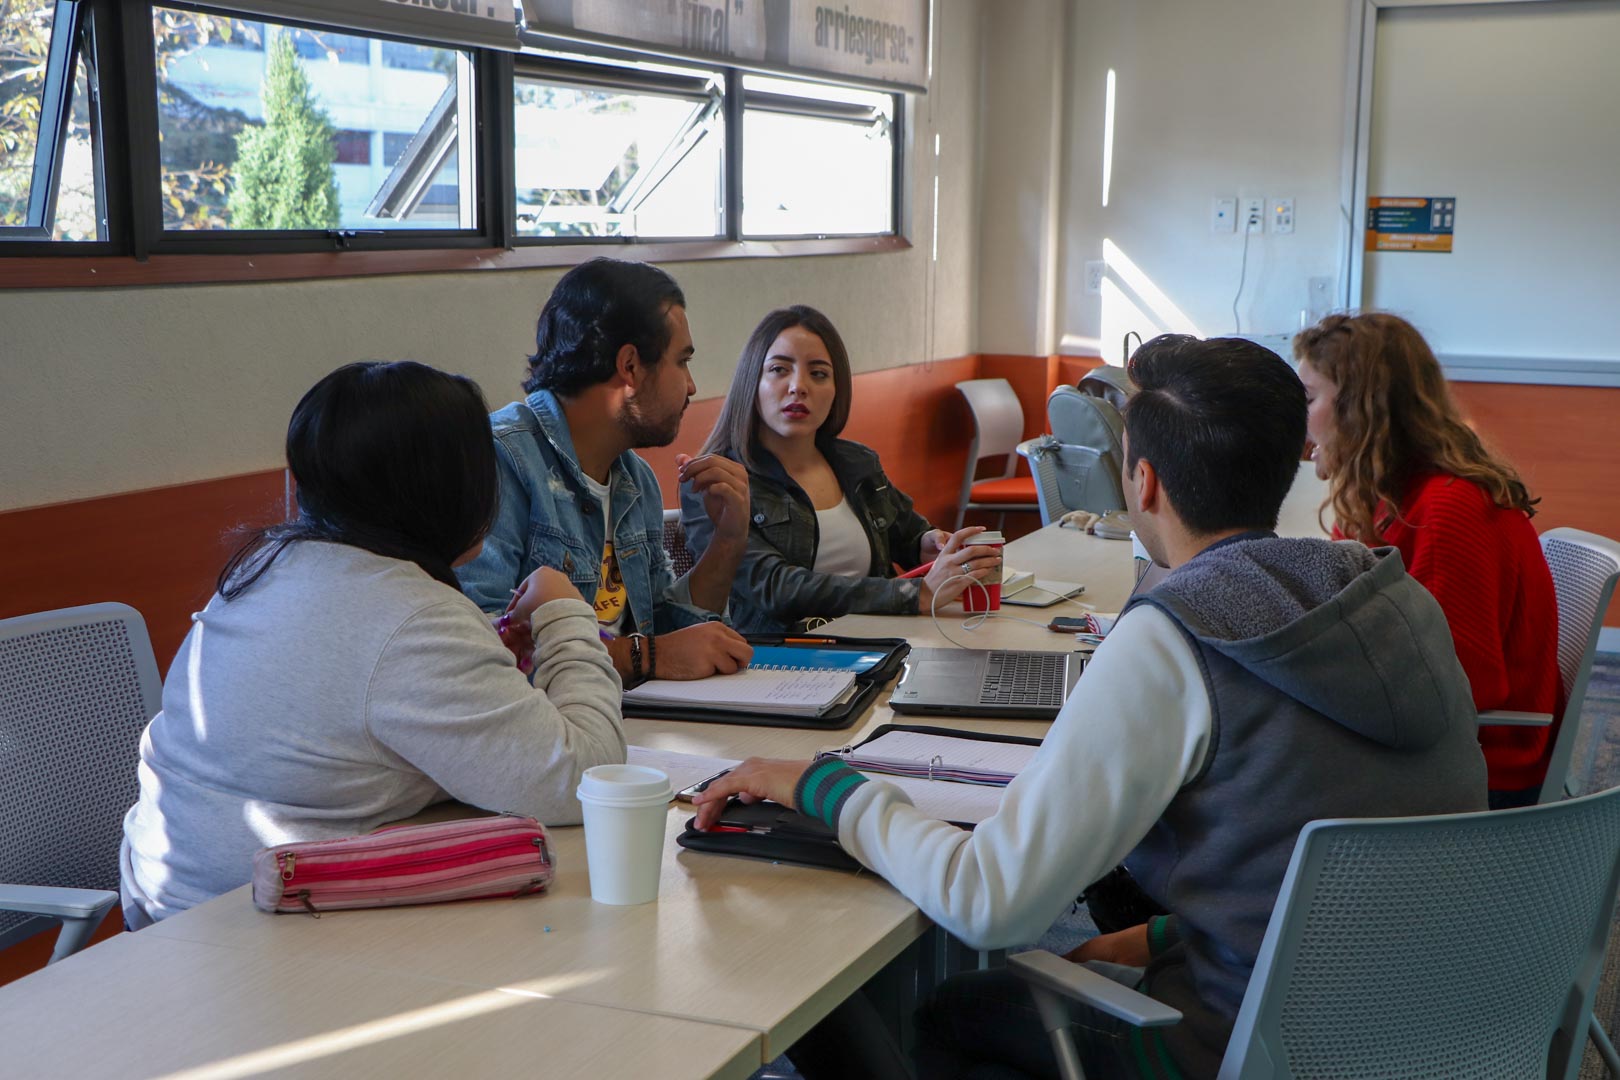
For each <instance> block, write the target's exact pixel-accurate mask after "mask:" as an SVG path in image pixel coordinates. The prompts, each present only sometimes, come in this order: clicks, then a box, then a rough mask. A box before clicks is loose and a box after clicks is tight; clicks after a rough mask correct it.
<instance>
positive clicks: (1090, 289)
mask: <svg viewBox="0 0 1620 1080" xmlns="http://www.w3.org/2000/svg"><path fill="white" fill-rule="evenodd" d="M1107 272H1108V264H1107V263H1106V262H1104V261H1103V260H1101V259H1092V260H1090V261H1089V262H1087V263H1086V293H1087V295H1089V296H1101V295H1102V283H1103V275H1104V274H1105V273H1107Z"/></svg>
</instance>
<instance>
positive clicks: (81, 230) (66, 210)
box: [51, 56, 107, 240]
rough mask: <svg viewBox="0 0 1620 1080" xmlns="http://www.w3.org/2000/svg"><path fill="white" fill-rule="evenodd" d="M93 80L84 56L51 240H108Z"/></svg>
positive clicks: (77, 67) (75, 84)
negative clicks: (100, 197)
mask: <svg viewBox="0 0 1620 1080" xmlns="http://www.w3.org/2000/svg"><path fill="white" fill-rule="evenodd" d="M90 108H91V98H90V81H89V73H88V71H87V70H86V68H85V63H84V57H82V56H81V57H79V60H78V63H77V65H75V72H74V78H73V111H72V113H71V114H70V115H69V117H68V129H67V141H66V143H64V144H63V147H62V170H61V173H60V175H59V178H58V180H57V185H56V220H55V221H54V222H52V224H51V239H52V240H105V239H106V238H107V223H106V222H105V221H103V220H102V219H101V216H100V214H99V212H98V210H97V200H96V191H97V188H98V187H99V185H100V183H101V175H100V173H99V171H98V170H97V168H96V149H95V145H94V142H93V140H94V138H95V126H94V123H93V120H92V117H91V115H90Z"/></svg>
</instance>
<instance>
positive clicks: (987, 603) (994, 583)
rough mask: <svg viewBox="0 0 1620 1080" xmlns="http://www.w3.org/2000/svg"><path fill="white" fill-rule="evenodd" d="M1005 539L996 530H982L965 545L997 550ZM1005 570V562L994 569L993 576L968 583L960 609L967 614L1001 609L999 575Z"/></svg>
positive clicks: (1004, 542)
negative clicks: (976, 582) (974, 582)
mask: <svg viewBox="0 0 1620 1080" xmlns="http://www.w3.org/2000/svg"><path fill="white" fill-rule="evenodd" d="M1006 542H1007V541H1006V540H1005V539H1004V538H1003V537H1002V535H1001V534H1000V533H998V532H984V533H980V534H979V535H978V536H975V537H974V538H973V539H971V540H969V541H968V542H967V544H966V545H964V546H966V547H993V548H995V549H996V550H997V551H998V552H999V551H1000V550H1001V548H1002V547H1003V545H1005V544H1006ZM1005 572H1006V564H1005V563H1003V564H1002V566H1001V568H1000V569H998V570H997V571H996V574H995V576H994V577H993V578H990V579H989V580H986V581H982V582H979V583H978V584H970V585H968V587H967V588H966V589H965V590H963V592H962V610H963V611H966V612H968V613H969V614H979V613H981V612H986V611H1000V610H1001V576H1002V574H1004V573H1005Z"/></svg>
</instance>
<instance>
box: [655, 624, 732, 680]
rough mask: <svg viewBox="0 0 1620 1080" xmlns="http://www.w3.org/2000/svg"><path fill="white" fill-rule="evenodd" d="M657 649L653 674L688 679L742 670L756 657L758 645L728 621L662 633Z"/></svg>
mask: <svg viewBox="0 0 1620 1080" xmlns="http://www.w3.org/2000/svg"><path fill="white" fill-rule="evenodd" d="M657 652H658V666H657V668H656V669H654V670H653V672H652V675H653V677H654V678H658V679H679V680H684V679H703V678H707V677H708V676H710V675H715V674H719V675H730V674H731V673H732V672H734V671H741V670H742V669H743V668H745V667H747V666H748V661H749V660H751V659H752V658H753V656H754V647H753V646H752V645H750V644H748V642H747V640H746V639H745V638H744V637H743V636H742V635H741V634H739V633H737V631H735V630H733V629H732V628H731V627H729V626H727V625H726V624H725V623H720V622H706V623H698V624H697V625H696V626H688V627H685V628H684V629H681V630H676V631H675V632H674V633H670V634H659V635H658V643H657Z"/></svg>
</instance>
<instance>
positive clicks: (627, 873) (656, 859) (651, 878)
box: [575, 765, 675, 904]
mask: <svg viewBox="0 0 1620 1080" xmlns="http://www.w3.org/2000/svg"><path fill="white" fill-rule="evenodd" d="M575 794H577V795H578V796H579V805H580V807H581V808H582V809H583V810H584V812H585V862H586V865H587V868H588V870H589V873H590V877H591V899H592V900H595V901H596V902H597V903H599V904H645V903H647V902H648V901H649V900H656V899H658V877H659V871H660V870H661V869H662V868H663V862H664V826H665V824H666V823H667V821H668V818H669V800H670V799H671V798H673V797H674V794H675V793H674V790H673V789H672V788H671V787H670V783H669V777H668V776H666V775H664V774H663V773H662V772H660V771H658V770H657V769H649V768H647V767H646V766H644V765H598V766H596V767H595V768H594V769H586V770H585V775H584V776H582V777H581V778H580V781H579V790H578V791H577V792H575Z"/></svg>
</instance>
